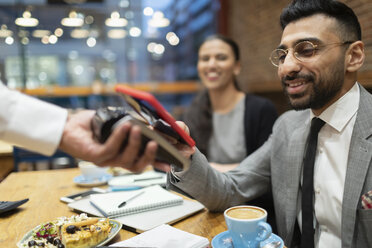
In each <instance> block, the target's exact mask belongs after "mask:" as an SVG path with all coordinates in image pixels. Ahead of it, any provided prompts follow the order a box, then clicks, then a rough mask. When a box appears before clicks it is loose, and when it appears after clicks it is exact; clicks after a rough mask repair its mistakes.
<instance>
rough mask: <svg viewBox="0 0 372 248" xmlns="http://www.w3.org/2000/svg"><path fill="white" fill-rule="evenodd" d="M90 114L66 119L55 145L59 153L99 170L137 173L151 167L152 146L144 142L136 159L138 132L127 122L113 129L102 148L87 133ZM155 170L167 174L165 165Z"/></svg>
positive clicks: (139, 133)
mask: <svg viewBox="0 0 372 248" xmlns="http://www.w3.org/2000/svg"><path fill="white" fill-rule="evenodd" d="M94 114H95V112H94V111H93V110H84V111H81V112H78V113H76V114H73V115H70V116H69V118H68V120H67V122H66V125H65V128H64V132H63V135H62V138H61V142H60V145H59V148H60V149H61V150H63V151H64V152H66V153H68V154H70V155H71V156H74V157H76V158H80V159H83V160H87V161H91V162H93V163H95V164H97V165H99V166H120V167H123V168H126V169H128V170H131V171H134V172H140V171H142V170H143V169H144V168H145V167H146V166H148V165H150V164H154V162H155V155H156V149H157V144H156V142H154V141H150V142H148V143H147V146H146V149H145V151H144V153H143V155H142V156H141V157H138V153H139V149H140V145H141V129H140V128H139V127H137V126H132V125H131V124H130V123H129V122H127V123H124V124H123V125H121V126H120V127H118V128H115V130H114V131H113V133H112V134H111V135H110V137H109V138H108V139H107V141H106V142H105V143H104V144H101V143H99V142H98V141H96V140H95V139H94V138H93V132H92V130H91V120H92V118H93V116H94ZM127 136H129V141H128V145H127V146H126V147H125V149H124V150H123V151H122V152H120V148H121V144H122V142H123V140H125V138H126V137H127ZM159 167H160V168H159ZM157 168H158V169H160V170H166V171H167V170H169V166H166V165H158V167H157Z"/></svg>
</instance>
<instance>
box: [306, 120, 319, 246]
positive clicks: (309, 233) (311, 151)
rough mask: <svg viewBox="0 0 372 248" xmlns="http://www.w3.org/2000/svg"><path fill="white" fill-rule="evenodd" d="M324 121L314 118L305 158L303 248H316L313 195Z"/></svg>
mask: <svg viewBox="0 0 372 248" xmlns="http://www.w3.org/2000/svg"><path fill="white" fill-rule="evenodd" d="M324 123H325V122H324V121H322V120H321V119H319V118H313V119H312V121H311V127H310V134H309V138H308V144H307V148H306V153H305V158H304V168H303V174H302V200H301V204H302V235H301V248H313V247H314V233H315V230H314V225H313V223H314V217H313V208H314V204H313V194H314V162H315V154H316V146H317V143H318V133H319V130H320V129H321V128H322V127H323V125H324Z"/></svg>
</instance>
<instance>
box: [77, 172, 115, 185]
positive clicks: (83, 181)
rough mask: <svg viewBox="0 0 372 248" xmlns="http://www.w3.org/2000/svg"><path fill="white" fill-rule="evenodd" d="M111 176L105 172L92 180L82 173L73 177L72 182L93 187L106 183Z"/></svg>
mask: <svg viewBox="0 0 372 248" xmlns="http://www.w3.org/2000/svg"><path fill="white" fill-rule="evenodd" d="M111 178H112V175H110V174H106V175H103V176H102V177H101V178H99V179H96V180H94V181H92V180H86V179H85V178H84V176H83V175H79V176H76V177H75V178H74V183H75V184H77V185H79V186H83V187H95V186H100V185H104V184H106V183H107V182H108V181H109V180H110V179H111Z"/></svg>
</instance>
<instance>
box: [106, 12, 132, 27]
mask: <svg viewBox="0 0 372 248" xmlns="http://www.w3.org/2000/svg"><path fill="white" fill-rule="evenodd" d="M105 24H106V26H109V27H116V28H118V27H125V26H126V25H127V24H128V21H127V19H125V18H120V14H119V12H117V11H114V12H112V13H111V17H110V18H107V19H106V21H105Z"/></svg>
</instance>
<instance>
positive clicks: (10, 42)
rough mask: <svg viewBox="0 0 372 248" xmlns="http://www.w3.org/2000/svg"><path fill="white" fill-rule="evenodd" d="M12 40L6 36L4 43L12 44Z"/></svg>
mask: <svg viewBox="0 0 372 248" xmlns="http://www.w3.org/2000/svg"><path fill="white" fill-rule="evenodd" d="M13 42H14V39H13V37H11V36H8V37H6V38H5V43H6V44H8V45H12V44H13Z"/></svg>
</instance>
